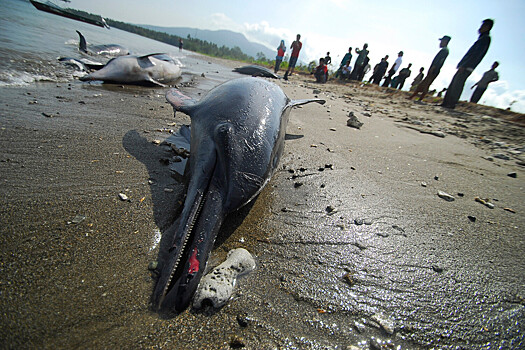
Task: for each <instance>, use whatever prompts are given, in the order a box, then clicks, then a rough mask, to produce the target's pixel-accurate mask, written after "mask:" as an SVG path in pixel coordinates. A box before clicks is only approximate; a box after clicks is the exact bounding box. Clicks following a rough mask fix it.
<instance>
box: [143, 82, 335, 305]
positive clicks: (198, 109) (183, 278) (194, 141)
mask: <svg viewBox="0 0 525 350" xmlns="http://www.w3.org/2000/svg"><path fill="white" fill-rule="evenodd" d="M166 99H167V100H168V101H169V102H170V103H171V104H172V105H173V107H174V109H175V110H176V111H181V112H183V113H185V114H187V115H189V116H190V118H191V140H190V142H191V144H190V157H189V160H188V164H187V165H186V171H185V173H186V174H185V178H186V179H187V181H188V183H187V185H186V188H187V191H186V198H185V201H184V205H183V207H182V212H181V214H180V216H179V217H178V219H177V220H176V221H175V223H174V224H173V225H172V226H171V227H170V228H169V229H168V230H167V231H166V232H165V233H164V235H165V236H167V237H168V239H170V243H169V244H167V246H170V247H171V248H169V250H167V251H166V252H164V258H161V259H160V264H161V266H160V267H159V272H160V274H159V278H158V280H157V284H156V286H155V290H154V292H153V295H152V304H153V308H154V309H155V310H157V311H159V312H173V311H175V312H181V311H183V310H184V309H185V308H186V307H187V306H188V305H189V303H190V301H191V298H192V296H193V294H194V293H195V290H196V288H197V286H198V284H199V281H200V279H201V277H202V274H203V272H204V270H205V268H206V263H207V260H208V257H209V255H210V252H211V250H212V248H213V244H214V242H215V238H216V236H217V233H218V232H219V229H220V227H221V224H222V222H223V219H224V218H225V216H226V215H227V214H229V213H231V212H233V211H235V210H237V209H239V208H240V207H242V206H244V205H245V204H247V203H248V202H250V201H251V200H252V199H253V198H254V197H256V196H257V194H259V192H260V191H261V190H262V189H263V187H264V186H265V185H266V184H267V183H268V182H269V181H270V178H271V176H272V174H273V173H274V172H275V170H276V168H277V166H278V164H279V159H280V158H281V155H282V153H283V148H284V139H285V134H286V125H287V123H288V116H289V114H290V110H291V109H292V107H294V106H297V105H301V104H306V103H310V102H318V103H324V102H325V101H324V100H320V99H310V100H296V101H291V100H290V99H289V98H288V97H287V96H286V95H285V94H284V92H283V91H282V89H281V88H280V87H279V86H278V85H276V84H274V83H271V82H269V81H266V80H264V79H261V78H253V77H246V78H240V79H234V80H230V81H228V82H226V83H223V84H221V85H219V86H217V87H216V88H214V89H212V90H211V91H209V92H208V94H207V95H206V96H205V97H203V98H202V99H201V100H200V101H198V102H197V101H195V100H193V99H191V98H189V97H187V96H185V95H183V94H182V93H181V92H180V91H179V90H177V89H170V90H169V91H168V92H167V94H166ZM163 239H164V238H163ZM161 254H162V252H159V257H161Z"/></svg>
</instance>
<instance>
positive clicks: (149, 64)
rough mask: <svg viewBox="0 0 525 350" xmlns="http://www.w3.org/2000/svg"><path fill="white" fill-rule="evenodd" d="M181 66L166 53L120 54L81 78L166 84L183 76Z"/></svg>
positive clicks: (121, 82) (139, 83)
mask: <svg viewBox="0 0 525 350" xmlns="http://www.w3.org/2000/svg"><path fill="white" fill-rule="evenodd" d="M181 73H182V72H181V68H180V66H179V65H178V64H177V63H176V62H175V61H174V60H173V59H172V58H171V57H170V56H168V55H166V54H159V53H156V54H150V55H145V56H134V55H128V56H119V57H115V58H113V59H111V60H109V61H108V63H106V65H105V66H104V67H103V68H101V69H99V70H98V71H96V72H92V73H90V74H88V75H86V76H83V77H81V78H80V80H82V81H93V80H101V81H104V82H107V83H118V84H135V85H156V86H166V85H165V84H169V83H171V82H174V81H176V80H177V79H179V78H180V76H181Z"/></svg>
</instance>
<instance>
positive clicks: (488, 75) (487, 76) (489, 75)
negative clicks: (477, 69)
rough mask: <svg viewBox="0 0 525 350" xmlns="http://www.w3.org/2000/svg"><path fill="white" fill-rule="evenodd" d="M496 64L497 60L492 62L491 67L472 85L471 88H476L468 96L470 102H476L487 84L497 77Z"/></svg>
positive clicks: (497, 63)
mask: <svg viewBox="0 0 525 350" xmlns="http://www.w3.org/2000/svg"><path fill="white" fill-rule="evenodd" d="M498 66H499V62H494V63H493V64H492V68H491V69H490V70H488V71H486V72H485V73H484V74H483V77H482V78H481V80H480V81H478V82H477V83H476V84H474V85H472V87H471V89H474V87H475V86H477V87H476V90H474V93H473V94H472V96H471V97H470V102H474V103H478V101H479V99H480V98H481V96H482V95H483V93H484V92H485V90H487V87H488V86H489V84H490V83H492V82H493V81H497V80H498V79H499V74H498V72H496V68H498Z"/></svg>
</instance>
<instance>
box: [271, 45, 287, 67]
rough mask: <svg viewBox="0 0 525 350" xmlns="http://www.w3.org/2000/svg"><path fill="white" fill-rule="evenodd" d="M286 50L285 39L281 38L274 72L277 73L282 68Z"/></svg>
mask: <svg viewBox="0 0 525 350" xmlns="http://www.w3.org/2000/svg"><path fill="white" fill-rule="evenodd" d="M285 52H286V46H285V45H284V40H281V43H280V44H279V47H278V48H277V56H276V57H275V68H274V73H275V74H277V72H278V71H279V68H281V62H282V61H283V57H284V53H285Z"/></svg>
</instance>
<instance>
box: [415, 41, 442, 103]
mask: <svg viewBox="0 0 525 350" xmlns="http://www.w3.org/2000/svg"><path fill="white" fill-rule="evenodd" d="M450 39H451V38H450V37H449V36H448V35H445V36H444V37H442V38H441V39H439V40H441V41H440V43H439V47H440V48H441V50H439V52H438V53H437V55H436V57H434V60H432V63H431V64H430V68H429V69H428V73H427V77H426V78H425V79H423V81H422V82H421V83H419V84H418V85H417V86H416V89H415V90H414V92H413V93H412V95H411V96H410V97H409V98H408V99H409V100H411V99H413V98H414V97H416V96H417V94H419V93H421V96H419V99H418V101H421V100H423V99H424V98H425V96H426V95H427V94H428V89H429V88H430V85H432V83H433V82H434V80H435V79H436V78H437V76H438V75H439V72H440V71H441V67H443V63H445V60H446V59H447V57H448V47H447V45H448V43H449V42H450ZM421 69H423V68H421ZM421 72H422V70H421Z"/></svg>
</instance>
